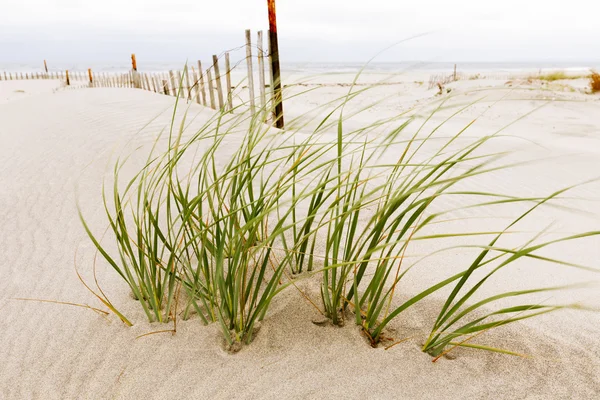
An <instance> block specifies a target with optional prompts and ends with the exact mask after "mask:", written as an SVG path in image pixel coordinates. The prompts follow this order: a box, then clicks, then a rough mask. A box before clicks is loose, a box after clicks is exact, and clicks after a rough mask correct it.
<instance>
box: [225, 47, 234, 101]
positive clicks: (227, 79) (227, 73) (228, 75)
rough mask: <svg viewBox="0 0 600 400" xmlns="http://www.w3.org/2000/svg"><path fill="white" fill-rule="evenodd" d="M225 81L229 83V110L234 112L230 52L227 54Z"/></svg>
mask: <svg viewBox="0 0 600 400" xmlns="http://www.w3.org/2000/svg"><path fill="white" fill-rule="evenodd" d="M225 80H226V81H227V110H228V111H229V112H233V92H232V91H231V64H230V62H229V52H227V53H225Z"/></svg>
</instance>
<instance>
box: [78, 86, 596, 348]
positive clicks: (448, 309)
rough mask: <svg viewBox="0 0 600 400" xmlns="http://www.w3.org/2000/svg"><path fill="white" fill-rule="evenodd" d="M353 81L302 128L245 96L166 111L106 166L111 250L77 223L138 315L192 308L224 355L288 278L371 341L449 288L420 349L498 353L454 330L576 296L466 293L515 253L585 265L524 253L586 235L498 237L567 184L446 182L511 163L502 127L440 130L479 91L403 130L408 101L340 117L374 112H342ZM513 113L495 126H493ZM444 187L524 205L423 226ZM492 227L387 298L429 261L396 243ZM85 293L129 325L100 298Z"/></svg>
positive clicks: (164, 316) (470, 331)
mask: <svg viewBox="0 0 600 400" xmlns="http://www.w3.org/2000/svg"><path fill="white" fill-rule="evenodd" d="M182 79H183V78H182ZM181 85H182V82H180V86H181ZM180 90H182V88H181V87H180ZM366 90H368V88H364V89H360V90H354V88H350V90H349V93H348V95H347V96H344V97H343V98H340V99H336V100H335V101H333V102H332V104H335V107H333V110H332V111H330V112H328V113H326V116H325V117H321V119H320V120H319V121H318V123H316V124H314V125H311V126H312V127H311V128H309V127H308V125H307V123H305V124H302V123H300V122H297V121H300V120H301V119H298V120H297V121H296V123H295V121H290V122H289V123H288V126H289V127H291V128H289V127H288V129H287V130H285V131H278V130H275V129H273V128H271V127H270V126H268V125H266V124H264V123H263V120H264V116H265V115H269V114H270V108H271V105H269V104H267V105H265V107H264V109H262V110H260V111H259V112H258V113H257V114H255V115H250V113H249V111H248V110H247V107H246V105H245V104H242V105H240V106H238V107H236V108H235V109H234V110H233V113H229V112H225V111H222V112H217V113H215V114H214V115H213V117H211V118H210V119H209V120H208V121H207V122H206V123H205V124H204V126H203V127H202V128H200V129H199V130H197V131H195V132H192V133H189V132H186V129H185V126H186V124H185V121H186V116H184V117H183V119H182V121H176V117H175V116H176V113H175V111H174V113H173V118H172V121H171V125H170V127H169V129H168V131H164V132H161V133H160V134H158V135H157V139H156V141H155V143H154V145H153V146H152V149H151V150H150V151H149V154H148V156H147V159H146V163H145V166H144V167H143V168H142V169H141V170H140V171H139V172H138V173H137V174H135V175H134V176H131V177H127V178H123V177H122V175H121V170H122V168H123V166H124V165H125V164H126V163H127V161H128V158H127V157H123V158H122V159H119V160H118V161H117V162H116V164H115V167H114V169H113V175H112V177H111V179H112V181H113V183H112V184H110V185H106V186H105V187H104V190H103V207H104V210H105V213H106V218H107V225H108V233H107V235H106V236H107V237H106V238H105V239H104V240H105V241H106V240H112V241H113V243H114V244H116V248H117V252H116V254H113V253H111V251H109V246H107V245H104V244H103V240H101V239H100V238H99V236H98V235H97V234H94V233H93V232H92V230H91V229H90V227H89V226H88V224H87V223H86V220H85V218H84V216H83V211H82V210H80V216H81V221H82V223H83V224H84V227H85V229H86V232H87V233H88V235H89V237H90V239H91V240H92V242H93V243H94V245H95V247H96V248H97V250H98V252H99V253H100V254H101V255H102V256H103V258H104V259H105V260H106V262H107V263H108V264H109V265H110V266H111V267H112V268H113V269H114V270H115V272H116V273H118V274H119V275H120V276H121V277H122V278H123V279H124V280H125V281H126V283H127V284H128V285H129V287H130V288H131V291H132V293H133V295H134V297H135V298H136V299H137V300H138V301H139V303H140V306H141V308H142V309H143V311H144V313H145V315H146V317H147V319H148V320H149V321H151V322H154V321H157V322H165V323H166V322H173V323H174V324H175V325H176V322H177V315H180V314H181V315H182V316H183V318H184V319H187V318H190V317H192V316H193V315H197V318H198V319H199V320H201V321H202V322H203V323H205V324H209V323H218V324H219V326H220V327H221V331H222V333H223V337H224V341H225V343H226V347H227V349H229V350H230V351H237V350H239V349H240V348H241V346H242V345H247V344H249V343H250V342H251V341H252V339H253V337H254V335H255V334H256V332H257V330H258V327H259V325H260V322H261V321H262V320H263V319H264V318H265V316H266V315H267V313H268V310H269V307H270V305H271V303H272V301H273V299H274V298H275V297H276V295H277V294H278V293H280V292H281V291H283V290H290V286H294V282H295V281H296V280H298V279H319V280H320V288H321V289H320V292H321V300H322V305H323V314H324V315H325V316H326V317H327V318H329V319H330V320H331V322H332V324H334V325H344V324H345V321H346V315H347V312H351V313H353V314H354V317H353V319H354V322H355V323H356V324H357V325H359V326H360V327H361V330H362V332H364V334H365V335H366V336H367V337H368V338H369V340H370V342H371V344H372V345H373V346H377V345H378V344H379V343H380V341H381V338H382V334H383V333H384V331H385V329H386V327H387V326H388V324H389V323H390V322H391V321H392V320H394V319H396V318H398V317H399V316H400V315H401V314H402V312H403V311H405V310H406V309H407V308H409V307H411V306H412V305H414V304H416V303H418V302H421V301H425V299H426V298H427V297H428V296H430V295H433V294H438V293H446V292H444V289H445V288H452V289H451V292H450V294H446V296H447V297H446V299H445V302H444V305H443V307H442V308H441V309H440V311H439V314H438V317H437V318H436V320H435V321H432V329H431V333H430V335H429V337H428V338H426V340H425V343H424V345H423V351H425V352H427V353H429V354H431V355H432V356H434V357H439V356H440V355H443V354H444V353H445V352H446V351H448V349H451V348H453V347H455V346H464V347H473V348H475V347H477V348H485V349H486V350H492V351H498V352H504V353H507V354H509V353H510V352H509V351H507V350H505V349H496V348H493V347H488V346H482V345H478V346H474V345H472V344H471V343H469V342H468V340H469V338H470V337H472V336H473V335H477V334H478V333H479V332H482V331H487V330H490V329H495V328H497V327H499V326H503V325H506V324H509V323H514V322H517V321H520V320H522V319H524V318H531V317H534V316H536V315H540V314H543V313H548V312H551V311H556V310H559V309H562V308H567V307H572V308H575V307H576V305H574V304H555V305H546V304H538V303H535V302H533V303H532V302H527V301H525V302H523V303H518V304H517V305H514V306H512V307H499V308H496V309H493V308H490V307H493V305H494V302H496V301H498V300H502V299H507V298H513V299H517V300H518V299H520V298H522V297H527V296H528V295H533V294H536V293H540V292H546V291H554V290H561V289H565V287H551V288H549V287H535V282H533V284H534V287H533V288H531V289H528V290H518V291H517V290H515V291H509V292H503V293H496V294H494V295H492V296H490V297H487V298H485V299H483V300H478V301H476V302H474V303H472V302H471V301H470V300H471V299H473V298H474V296H473V295H474V294H475V293H479V292H480V288H481V287H482V286H483V285H484V283H486V281H487V280H488V278H490V277H491V276H493V275H495V274H496V273H497V272H498V271H500V270H501V269H504V268H508V267H510V266H511V265H512V264H513V263H516V262H517V261H519V260H523V259H528V258H529V259H535V260H537V261H540V260H541V261H545V262H548V263H554V264H558V265H562V266H564V267H565V268H569V267H576V268H585V267H584V266H578V265H575V264H572V263H569V262H568V261H565V260H557V259H552V258H548V257H543V256H541V255H538V254H537V253H536V251H538V250H540V249H543V248H545V247H548V246H551V245H554V244H556V243H560V242H562V241H570V240H578V239H582V238H585V237H588V236H593V235H598V234H600V232H584V233H580V234H577V235H571V236H567V237H563V238H561V239H556V240H553V241H547V242H542V243H539V242H538V241H536V240H537V239H538V237H537V236H536V237H534V238H533V239H531V240H530V241H528V242H526V243H524V244H523V245H522V246H521V247H518V248H505V247H502V246H500V245H498V241H499V239H500V238H501V237H503V235H506V234H507V233H510V231H511V229H512V228H514V227H515V226H516V225H517V224H518V223H519V222H520V221H521V220H523V219H524V218H526V217H527V218H530V217H531V214H533V212H534V211H535V210H537V209H539V208H541V207H544V206H546V205H547V204H549V203H551V202H552V201H554V200H555V199H558V198H559V197H560V196H561V195H562V194H563V193H564V192H565V191H566V190H567V189H568V188H567V189H564V190H561V191H557V192H555V193H553V194H550V195H547V194H546V195H542V196H539V197H534V198H532V197H527V198H524V197H518V196H513V195H511V194H506V193H489V192H483V191H481V192H474V191H466V190H461V189H455V187H457V186H460V183H462V182H465V181H468V180H471V179H473V178H476V177H482V176H487V175H489V174H491V173H493V172H494V171H498V170H501V169H507V168H517V167H518V165H514V164H502V163H501V162H500V161H501V160H502V159H503V156H504V154H503V153H499V152H489V151H488V150H487V149H488V148H489V146H488V144H489V142H491V141H493V140H496V139H497V138H498V137H500V136H501V134H502V132H503V130H504V128H503V129H500V130H499V131H498V132H496V133H494V134H491V135H487V136H483V137H476V138H473V137H467V136H466V135H465V132H467V131H469V130H470V129H473V128H472V125H473V123H474V122H475V121H473V122H471V123H469V124H467V125H465V126H464V127H463V128H462V129H460V130H459V131H458V132H456V133H455V134H453V135H439V134H438V132H439V131H441V130H442V128H443V127H445V126H446V125H447V124H448V123H449V122H450V121H452V120H453V119H454V118H455V117H456V116H458V115H460V113H461V112H462V111H464V110H466V109H468V108H470V107H472V106H474V105H475V104H477V102H478V101H479V100H478V101H476V102H474V103H470V104H466V105H463V106H461V107H459V108H458V109H454V110H453V109H452V108H451V107H449V105H448V104H447V102H448V99H444V100H438V101H437V103H436V104H435V106H434V107H433V110H431V109H430V110H429V111H426V113H425V114H424V118H422V119H421V122H420V124H419V125H417V127H416V129H413V130H411V128H412V127H413V125H414V124H415V123H416V122H415V118H413V116H414V114H412V115H413V116H411V115H409V113H408V112H403V113H400V114H398V115H397V116H396V117H394V118H387V119H385V120H382V121H375V122H372V123H367V124H366V125H364V126H361V127H360V128H358V129H356V128H347V127H346V126H347V121H348V120H349V119H350V118H352V117H353V116H355V115H356V114H358V113H360V112H364V111H366V110H368V109H369V108H370V107H372V104H367V105H365V106H364V107H362V108H361V109H360V110H359V111H353V112H344V107H345V106H346V105H348V104H350V102H352V101H353V100H354V99H355V98H357V97H358V96H359V95H360V94H361V93H363V92H364V91H366ZM179 101H180V100H179V98H178V99H177V102H179ZM330 105H331V104H328V106H330ZM177 107H178V105H177V104H176V107H175V109H177ZM319 107H324V106H319ZM448 110H451V111H452V112H451V113H450V115H449V116H448V115H447V114H443V115H446V116H444V117H441V122H439V123H438V124H437V125H434V126H433V127H431V126H430V122H432V121H433V120H434V118H437V117H438V115H439V114H442V113H444V112H445V113H447V112H448ZM518 120H519V119H517V120H515V121H507V123H506V125H505V128H506V127H508V126H510V125H512V124H514V123H516V122H518ZM331 132H333V134H332V133H331ZM163 139H166V140H163ZM165 141H166V146H165V145H164V142H165ZM390 153H392V154H394V157H393V161H389V160H390V159H392V158H391V157H390V156H389V155H390ZM384 156H386V157H384ZM384 159H385V161H382V160H384ZM446 196H464V197H469V198H472V199H474V201H473V202H471V203H469V206H465V207H466V208H475V207H487V206H492V205H495V204H505V203H522V204H525V205H527V204H529V205H530V206H529V208H528V209H527V211H525V212H524V213H522V214H520V215H515V216H514V218H513V220H512V221H511V222H510V223H509V224H508V225H507V226H506V228H505V229H503V230H501V231H450V232H446V233H443V234H427V233H423V232H424V231H426V228H427V227H429V226H430V225H432V224H436V223H439V221H440V219H441V218H442V217H443V216H445V215H446V213H447V212H449V211H447V212H444V211H442V212H440V211H433V210H437V209H434V208H433V207H432V204H434V203H435V204H436V205H437V204H439V203H443V202H444V199H445V198H446ZM482 199H483V200H482ZM490 235H493V236H494V239H493V240H492V241H491V242H483V243H481V244H480V245H478V246H474V247H475V248H478V249H479V250H480V253H479V254H478V256H477V257H476V258H475V260H474V261H472V262H471V263H470V264H467V265H465V266H464V267H463V268H464V269H463V270H462V271H460V272H458V273H456V274H454V275H452V276H449V277H447V276H437V275H436V273H435V271H429V272H425V273H430V274H432V278H434V279H435V280H436V283H435V284H433V285H431V286H430V287H425V288H421V289H419V290H418V291H417V293H418V294H416V295H413V296H410V297H409V298H408V299H407V298H405V297H404V299H403V301H402V302H401V303H399V304H398V303H397V300H396V299H395V295H397V294H398V293H399V292H402V288H401V286H400V284H401V282H402V279H403V278H404V277H405V276H406V275H407V274H408V273H410V272H412V271H413V269H414V268H416V265H417V264H418V265H419V266H420V267H423V265H425V264H426V261H427V260H426V257H425V258H424V259H423V260H420V261H419V263H413V264H411V265H408V261H406V260H405V254H406V251H407V248H408V247H409V245H410V244H411V243H412V242H415V241H441V240H445V239H448V238H460V237H464V236H469V237H473V238H482V239H483V238H486V237H488V236H490ZM483 270H486V271H487V272H486V274H487V275H484V277H483V278H477V279H476V278H475V276H479V274H475V272H476V271H477V272H481V271H483ZM315 277H316V278H315ZM99 298H100V299H101V301H103V302H104V303H105V304H106V305H107V306H109V308H110V309H111V310H112V311H113V312H115V313H116V314H117V315H118V316H119V318H121V319H122V320H123V321H124V322H126V323H127V324H131V322H130V321H129V320H128V319H127V318H126V317H125V316H124V315H123V314H122V313H120V312H119V311H118V309H117V307H116V306H114V305H113V304H112V303H111V302H110V301H109V300H108V299H107V298H106V297H105V296H103V295H100V296H99ZM479 312H483V314H484V315H483V316H481V315H479V314H478V313H479ZM465 321H466V322H465Z"/></svg>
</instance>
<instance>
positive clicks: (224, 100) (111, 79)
mask: <svg viewBox="0 0 600 400" xmlns="http://www.w3.org/2000/svg"><path fill="white" fill-rule="evenodd" d="M244 47H245V50H246V57H245V59H243V60H242V61H240V62H238V63H237V64H236V65H234V66H232V65H231V62H230V51H233V50H237V49H232V50H230V51H226V52H224V53H222V55H221V56H217V55H213V56H212V60H211V62H210V63H206V64H204V66H208V68H205V67H204V66H203V63H202V61H200V60H198V61H197V62H195V63H194V64H193V65H190V64H188V65H187V66H186V67H185V68H184V69H183V70H177V71H174V70H169V71H164V72H140V71H139V70H138V65H137V60H136V57H135V54H132V55H131V61H132V68H131V70H130V71H128V72H126V73H107V72H94V71H93V70H92V69H88V70H87V71H85V72H84V71H69V70H66V71H48V68H47V63H46V60H44V68H45V72H31V73H29V72H27V73H23V72H3V73H0V80H30V79H54V80H60V81H62V82H63V83H64V87H65V88H101V87H118V88H136V89H143V90H147V91H151V92H154V93H158V94H162V95H167V96H179V97H181V98H184V99H187V100H190V101H195V102H196V103H198V104H201V105H203V106H205V107H210V108H212V109H214V110H223V111H230V112H231V111H233V109H234V101H233V99H234V90H235V89H236V88H235V87H234V86H233V85H232V81H231V72H232V71H233V70H234V69H235V68H243V64H244V61H245V64H246V71H245V72H247V82H246V83H245V85H244V89H245V88H247V89H248V95H249V101H248V106H249V108H250V111H251V113H252V114H253V115H254V114H255V113H256V109H257V106H258V107H259V108H260V109H261V110H262V111H263V112H265V110H267V109H269V113H271V114H272V115H271V118H270V119H271V121H272V122H275V120H276V118H275V114H274V113H275V111H274V109H275V107H274V104H275V102H276V101H277V100H276V97H275V94H274V91H273V90H270V91H269V93H267V89H271V88H273V86H274V79H273V74H272V71H271V68H269V71H268V72H269V76H270V79H269V82H268V83H267V81H266V71H265V67H266V66H265V59H267V60H268V61H269V62H267V64H268V66H270V65H271V62H270V61H271V55H270V54H269V53H268V52H267V51H265V49H264V47H263V32H262V31H259V32H258V34H257V42H256V46H253V44H252V40H251V31H250V30H246V44H245V46H241V47H240V48H238V49H241V48H244ZM254 47H255V48H256V50H257V54H256V59H257V65H258V73H257V75H258V97H256V95H255V91H254V88H255V83H254V75H255V71H254V70H253V69H254V63H253V57H254V56H253V48H254ZM222 62H224V68H222V65H221V63H222ZM268 95H269V96H268ZM279 99H280V98H279ZM279 101H281V100H279Z"/></svg>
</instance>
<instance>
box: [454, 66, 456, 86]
mask: <svg viewBox="0 0 600 400" xmlns="http://www.w3.org/2000/svg"><path fill="white" fill-rule="evenodd" d="M454 81H455V82H456V64H454Z"/></svg>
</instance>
